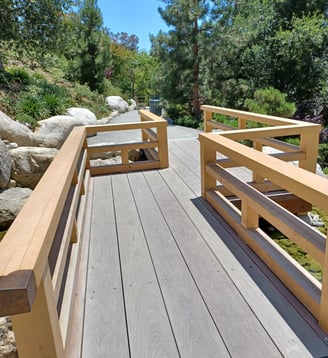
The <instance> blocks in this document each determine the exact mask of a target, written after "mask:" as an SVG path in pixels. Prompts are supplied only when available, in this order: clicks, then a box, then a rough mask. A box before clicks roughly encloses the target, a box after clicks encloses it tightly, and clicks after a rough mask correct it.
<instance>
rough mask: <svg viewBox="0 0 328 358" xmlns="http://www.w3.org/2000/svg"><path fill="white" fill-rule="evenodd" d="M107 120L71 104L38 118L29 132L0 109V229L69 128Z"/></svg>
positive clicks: (48, 160) (29, 189)
mask: <svg viewBox="0 0 328 358" xmlns="http://www.w3.org/2000/svg"><path fill="white" fill-rule="evenodd" d="M108 121H109V118H105V119H101V120H97V118H96V116H95V114H94V113H93V112H91V111H90V110H88V109H85V108H75V107H72V108H69V109H68V110H67V113H66V115H63V116H55V117H51V118H48V119H45V120H43V121H40V122H39V123H38V126H37V129H36V130H35V131H34V132H33V131H32V130H31V129H29V128H28V127H26V126H25V125H23V124H21V123H19V122H16V121H14V120H13V119H11V118H10V117H9V116H7V115H6V114H5V113H3V112H1V111H0V231H2V230H6V229H8V228H9V226H10V224H11V223H12V222H13V220H14V219H15V217H16V216H17V214H18V212H19V211H20V209H21V207H22V206H23V205H24V203H25V202H26V200H27V199H28V197H29V196H30V194H31V192H32V190H33V189H34V188H35V186H36V185H37V183H38V182H39V180H40V178H41V177H42V175H43V173H44V172H45V171H46V170H47V168H48V166H49V165H50V163H51V161H52V160H53V158H54V157H55V156H56V154H57V152H58V150H59V149H60V147H61V146H62V144H63V143H64V141H65V139H66V138H67V136H68V135H69V133H70V132H71V130H72V129H73V127H75V126H81V125H95V124H106V123H108Z"/></svg>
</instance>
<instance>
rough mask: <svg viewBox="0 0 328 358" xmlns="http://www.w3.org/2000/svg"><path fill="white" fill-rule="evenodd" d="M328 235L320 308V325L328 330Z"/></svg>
mask: <svg viewBox="0 0 328 358" xmlns="http://www.w3.org/2000/svg"><path fill="white" fill-rule="evenodd" d="M327 270H328V235H327V239H326V251H325V259H324V265H323V268H322V272H323V276H322V287H321V299H320V309H319V325H320V327H321V328H322V329H323V330H325V331H326V332H328V273H327Z"/></svg>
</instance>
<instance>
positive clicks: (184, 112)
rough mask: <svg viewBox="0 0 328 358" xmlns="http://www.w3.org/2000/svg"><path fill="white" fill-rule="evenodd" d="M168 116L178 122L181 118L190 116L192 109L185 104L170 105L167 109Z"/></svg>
mask: <svg viewBox="0 0 328 358" xmlns="http://www.w3.org/2000/svg"><path fill="white" fill-rule="evenodd" d="M165 110H166V113H167V116H168V117H169V118H171V119H172V120H173V121H176V120H178V119H179V118H181V117H188V116H190V108H189V107H188V105H183V104H169V105H167V106H166V107H165Z"/></svg>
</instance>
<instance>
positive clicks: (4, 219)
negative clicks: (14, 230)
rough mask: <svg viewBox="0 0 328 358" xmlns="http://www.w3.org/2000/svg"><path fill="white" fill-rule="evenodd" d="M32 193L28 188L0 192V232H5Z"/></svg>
mask: <svg viewBox="0 0 328 358" xmlns="http://www.w3.org/2000/svg"><path fill="white" fill-rule="evenodd" d="M31 193H32V190H31V189H28V188H10V189H6V190H0V230H7V229H8V228H9V226H10V224H11V223H12V222H13V221H14V220H15V218H16V216H17V215H18V213H19V211H20V210H21V208H22V207H23V205H24V204H25V203H26V201H27V199H28V198H29V197H30V195H31Z"/></svg>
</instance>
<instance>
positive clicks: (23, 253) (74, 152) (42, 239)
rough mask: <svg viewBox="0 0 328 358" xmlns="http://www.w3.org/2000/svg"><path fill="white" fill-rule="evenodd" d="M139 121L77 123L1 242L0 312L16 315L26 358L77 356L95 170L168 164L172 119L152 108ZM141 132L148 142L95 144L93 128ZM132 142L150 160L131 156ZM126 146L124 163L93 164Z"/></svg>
mask: <svg viewBox="0 0 328 358" xmlns="http://www.w3.org/2000/svg"><path fill="white" fill-rule="evenodd" d="M140 117H141V121H140V122H135V123H126V124H118V125H116V124H113V125H104V126H90V127H76V128H74V129H73V131H72V132H71V134H70V135H69V137H68V139H67V140H66V141H65V143H64V145H63V146H62V148H61V149H60V151H59V153H58V154H57V156H56V157H55V159H54V160H53V162H52V163H51V165H50V166H49V168H48V170H47V171H46V173H45V174H44V175H43V177H42V178H41V180H40V182H39V183H38V185H37V187H36V188H35V190H34V191H33V193H32V195H31V197H30V198H29V200H28V201H27V203H26V204H25V205H24V207H23V208H22V210H21V212H20V213H19V215H18V216H17V218H16V219H15V221H14V223H13V224H12V225H11V227H10V229H9V230H8V232H7V233H6V235H5V237H4V238H3V240H2V241H1V243H0V316H11V318H12V321H13V328H14V333H15V338H16V342H17V346H18V352H19V357H20V358H24V357H27V358H31V357H33V358H37V357H60V358H62V357H70V353H69V352H70V351H71V349H72V347H70V342H72V341H73V340H72V339H71V337H72V335H74V334H76V331H77V330H78V329H77V328H76V327H72V320H71V316H72V314H71V313H72V309H73V304H74V299H75V297H74V287H75V285H76V280H77V277H78V276H77V274H78V270H79V265H80V260H79V258H80V252H81V240H80V238H81V232H82V230H83V223H84V213H85V204H86V194H87V192H88V183H89V178H90V175H94V174H103V173H112V172H118V171H130V170H139V169H149V168H164V167H167V166H168V152H167V132H166V126H167V123H166V121H165V120H163V119H161V118H159V117H157V116H155V115H153V114H151V113H150V112H148V111H140ZM135 129H138V130H140V131H141V132H142V135H141V137H142V142H138V143H129V144H127V145H126V144H124V143H120V144H119V145H109V146H107V145H106V146H101V147H88V139H87V137H88V135H90V134H91V133H92V134H95V133H96V132H104V131H113V130H135ZM130 149H144V151H145V152H146V155H147V156H148V158H149V159H148V160H145V161H143V162H142V163H141V164H140V163H128V160H127V157H128V155H127V153H128V151H129V150H130ZM104 150H105V151H108V150H109V151H110V150H115V151H120V152H121V153H122V158H123V160H122V164H120V165H113V166H110V165H107V166H103V167H102V168H100V169H99V168H98V167H92V166H91V165H90V160H89V158H90V156H91V154H95V153H97V152H101V151H104Z"/></svg>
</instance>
